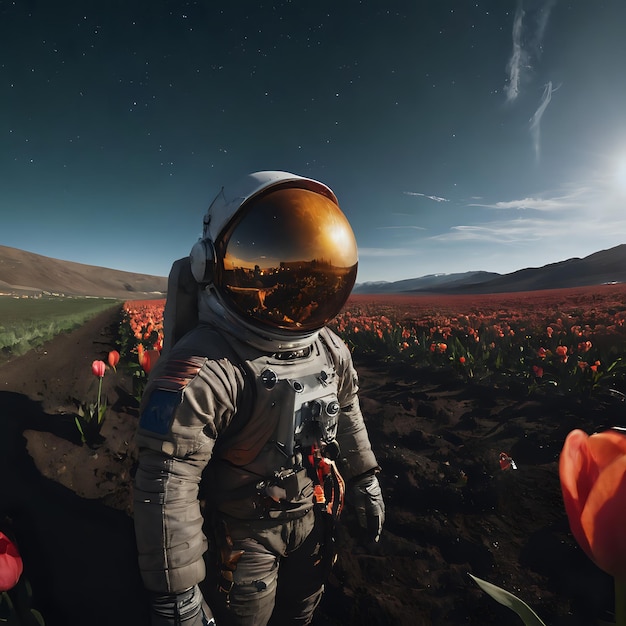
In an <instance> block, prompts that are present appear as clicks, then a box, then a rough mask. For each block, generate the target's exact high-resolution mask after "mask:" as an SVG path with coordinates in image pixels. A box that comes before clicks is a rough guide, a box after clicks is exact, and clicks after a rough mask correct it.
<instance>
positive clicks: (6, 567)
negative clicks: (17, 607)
mask: <svg viewBox="0 0 626 626" xmlns="http://www.w3.org/2000/svg"><path fill="white" fill-rule="evenodd" d="M23 570H24V565H23V563H22V557H21V556H20V553H19V552H18V550H17V548H16V547H15V544H14V543H13V542H12V541H11V540H10V539H9V538H8V537H7V536H6V535H5V534H4V533H3V532H0V591H8V590H9V589H13V587H15V585H16V584H17V581H18V580H19V579H20V576H21V575H22V571H23Z"/></svg>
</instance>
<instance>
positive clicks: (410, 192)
mask: <svg viewBox="0 0 626 626" xmlns="http://www.w3.org/2000/svg"><path fill="white" fill-rule="evenodd" d="M404 195H406V196H420V197H422V198H428V199H429V200H434V201H435V202H450V200H448V199H447V198H442V197H441V196H429V195H427V194H425V193H418V192H417V191H405V192H404Z"/></svg>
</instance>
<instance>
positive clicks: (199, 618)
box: [151, 585, 216, 626]
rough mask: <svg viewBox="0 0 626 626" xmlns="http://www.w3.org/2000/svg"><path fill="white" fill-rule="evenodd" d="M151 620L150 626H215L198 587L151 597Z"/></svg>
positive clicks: (211, 614)
mask: <svg viewBox="0 0 626 626" xmlns="http://www.w3.org/2000/svg"><path fill="white" fill-rule="evenodd" d="M151 618H152V619H151V624H152V626H216V625H215V619H214V618H213V613H211V609H209V607H208V605H207V603H206V602H205V601H204V598H203V596H202V592H201V591H200V589H199V588H198V585H196V586H195V587H191V588H190V589H186V590H185V591H181V592H180V593H171V594H155V595H153V596H152V602H151Z"/></svg>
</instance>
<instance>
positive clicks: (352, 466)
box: [321, 328, 378, 480]
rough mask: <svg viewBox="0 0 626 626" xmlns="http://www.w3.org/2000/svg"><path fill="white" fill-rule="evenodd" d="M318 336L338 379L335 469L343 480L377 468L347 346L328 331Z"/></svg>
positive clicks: (356, 377)
mask: <svg viewBox="0 0 626 626" xmlns="http://www.w3.org/2000/svg"><path fill="white" fill-rule="evenodd" d="M321 332H322V337H323V339H324V340H325V342H326V343H327V345H328V346H329V348H330V349H331V352H332V354H333V360H334V361H335V366H336V368H337V374H338V376H339V387H338V394H337V395H338V399H339V406H340V412H339V424H338V430H337V441H338V443H339V448H340V458H339V460H338V466H339V470H340V471H341V473H342V475H343V477H344V478H345V479H346V480H350V479H351V478H355V477H356V476H360V475H361V474H365V473H366V472H368V471H369V470H372V469H375V468H377V467H378V462H377V461H376V456H375V455H374V452H373V451H372V446H371V444H370V440H369V435H368V432H367V428H366V426H365V421H364V420H363V414H362V413H361V407H360V404H359V397H358V391H359V380H358V375H357V372H356V370H355V368H354V365H353V363H352V355H351V354H350V350H349V349H348V346H346V344H345V343H344V342H343V341H342V340H341V338H340V337H338V336H337V335H336V334H335V333H333V332H332V331H330V330H329V329H327V328H325V329H323V331H321Z"/></svg>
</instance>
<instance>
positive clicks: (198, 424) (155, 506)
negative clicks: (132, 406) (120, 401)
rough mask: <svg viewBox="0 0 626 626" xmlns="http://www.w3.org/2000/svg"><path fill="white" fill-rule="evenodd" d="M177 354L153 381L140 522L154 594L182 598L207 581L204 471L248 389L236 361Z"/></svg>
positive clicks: (140, 471) (145, 414)
mask: <svg viewBox="0 0 626 626" xmlns="http://www.w3.org/2000/svg"><path fill="white" fill-rule="evenodd" d="M177 352H178V351H177V350H176V349H175V350H173V352H172V353H170V355H169V358H168V359H167V361H165V362H164V363H161V362H159V363H158V364H157V366H158V371H156V372H154V373H155V374H156V375H155V376H154V377H151V379H150V382H149V385H148V388H147V389H146V393H145V395H144V400H143V402H142V408H141V412H140V421H139V428H138V431H137V435H136V442H137V445H138V448H139V464H138V468H137V472H136V475H135V480H134V522H135V534H136V541H137V550H138V559H139V568H140V571H141V575H142V578H143V582H144V585H145V587H146V588H147V589H148V590H150V591H155V592H161V593H177V592H180V591H183V590H185V589H188V588H189V587H191V586H193V585H195V584H197V583H199V582H200V581H202V580H203V579H204V577H205V567H204V561H203V554H204V552H205V551H206V549H207V541H206V538H205V536H204V534H203V532H202V524H203V518H202V514H201V511H200V503H199V500H198V489H199V484H200V479H201V476H202V472H203V470H204V468H205V467H206V465H207V463H208V462H209V460H210V458H211V455H212V451H213V447H214V445H215V441H216V439H217V437H218V434H219V433H220V432H221V431H222V430H223V429H224V428H225V427H226V426H227V424H228V423H229V422H230V420H231V419H232V416H233V415H234V412H235V407H236V406H237V399H238V395H239V393H240V391H241V389H242V376H241V372H240V371H239V370H238V369H237V368H236V367H235V366H233V365H232V364H231V363H230V362H229V361H226V360H222V361H213V360H209V359H206V358H202V359H199V358H198V357H191V358H186V359H185V358H180V357H177V356H176V355H177Z"/></svg>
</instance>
